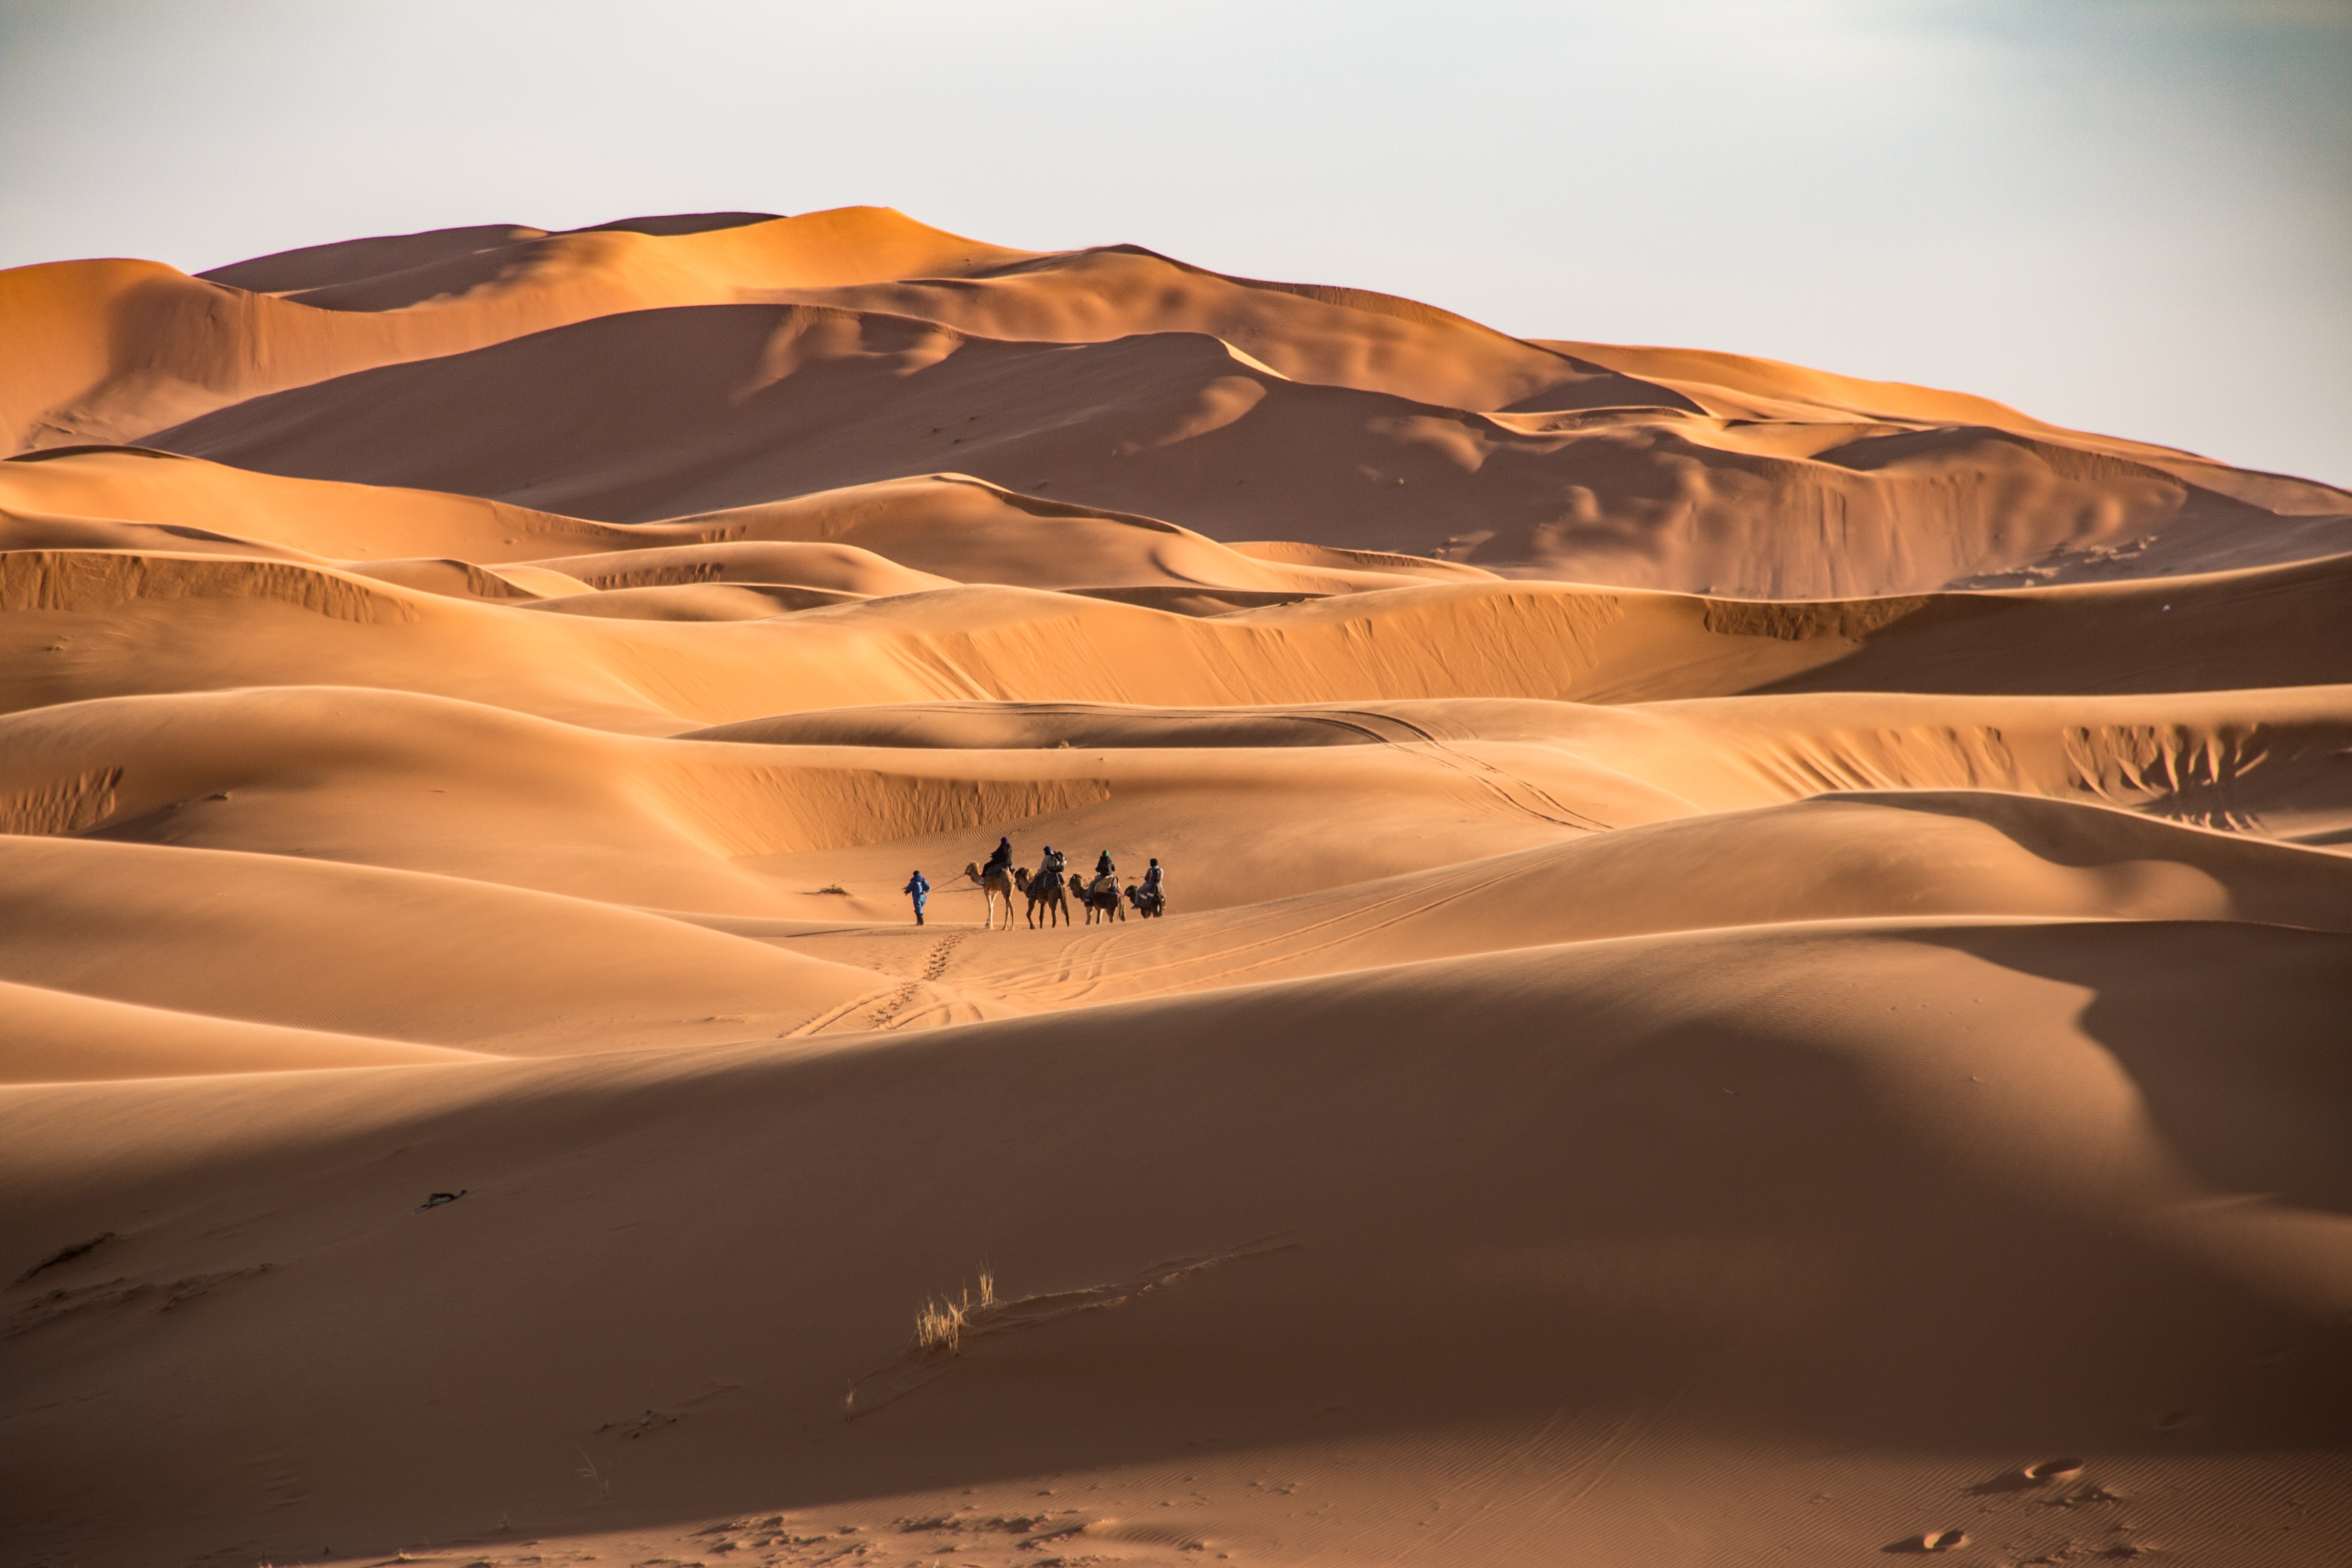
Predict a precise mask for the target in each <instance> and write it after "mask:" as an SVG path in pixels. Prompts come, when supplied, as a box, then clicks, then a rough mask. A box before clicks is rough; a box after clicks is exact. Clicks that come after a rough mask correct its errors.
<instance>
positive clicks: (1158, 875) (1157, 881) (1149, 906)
mask: <svg viewBox="0 0 2352 1568" xmlns="http://www.w3.org/2000/svg"><path fill="white" fill-rule="evenodd" d="M1135 907H1136V908H1137V909H1139V910H1146V911H1148V912H1156V911H1158V910H1163V909H1166V908H1167V907H1168V873H1167V872H1166V871H1165V870H1163V869H1162V868H1160V859H1159V857H1157V856H1154V857H1153V858H1152V861H1151V868H1150V870H1148V871H1146V872H1144V874H1143V885H1142V886H1141V887H1139V888H1138V889H1136V890H1135Z"/></svg>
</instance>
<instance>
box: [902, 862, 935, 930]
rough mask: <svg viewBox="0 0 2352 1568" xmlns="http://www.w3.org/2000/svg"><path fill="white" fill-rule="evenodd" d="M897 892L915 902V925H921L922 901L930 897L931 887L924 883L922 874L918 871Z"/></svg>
mask: <svg viewBox="0 0 2352 1568" xmlns="http://www.w3.org/2000/svg"><path fill="white" fill-rule="evenodd" d="M898 890H899V891H900V892H902V893H905V894H907V895H908V897H909V898H911V899H913V900H915V923H916V924H917V925H921V924H922V923H923V900H925V899H928V898H929V897H930V896H931V885H930V884H929V882H926V881H924V880H923V874H922V873H921V872H920V871H918V872H916V873H915V874H914V876H912V877H911V878H909V879H908V881H907V885H906V886H905V887H903V888H901V889H898Z"/></svg>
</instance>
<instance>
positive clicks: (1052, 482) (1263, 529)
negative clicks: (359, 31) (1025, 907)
mask: <svg viewBox="0 0 2352 1568" xmlns="http://www.w3.org/2000/svg"><path fill="white" fill-rule="evenodd" d="M614 363H627V364H629V365H631V366H633V367H635V368H634V369H633V371H632V373H631V374H628V375H627V376H626V377H625V381H624V383H623V384H622V385H621V386H620V387H618V388H616V387H614V386H613V385H611V384H607V383H604V382H600V381H598V380H597V379H596V378H595V376H594V374H593V368H592V367H593V366H597V365H609V364H614ZM616 393H617V395H616ZM509 432H511V436H509ZM145 439H147V440H148V441H150V442H151V443H152V444H154V445H157V446H160V447H165V448H168V449H171V450H174V451H184V452H187V453H191V454H194V455H196V456H200V457H205V458H215V459H216V460H219V461H223V462H227V463H232V464H236V465H238V466H242V467H247V468H257V469H261V470H264V471H267V472H273V473H280V474H288V475H293V476H298V477H303V478H310V479H341V480H352V481H360V482H364V483H369V484H375V485H404V486H416V487H421V488H426V489H444V490H458V491H464V492H467V493H469V494H476V495H482V496H490V497H496V498H499V499H501V500H508V501H510V502H514V503H517V504H525V505H530V506H533V507H541V508H545V509H548V510H557V511H565V512H574V513H579V514H582V515H585V516H589V517H596V518H605V519H611V520H614V521H653V520H656V519H657V518H660V517H662V516H665V515H667V514H669V513H671V512H673V511H674V510H676V509H677V506H678V504H679V502H680V501H681V500H683V501H685V502H686V503H688V504H689V505H690V506H692V507H693V508H695V509H697V510H707V509H719V508H732V507H743V506H751V505H756V504H758V503H761V502H764V501H768V500H775V499H778V498H782V497H788V496H794V495H802V494H806V493H808V492H811V491H814V490H824V489H837V488H840V487H843V486H847V485H856V484H863V483H869V482H872V481H875V480H878V479H887V478H889V477H892V476H894V475H898V474H904V473H907V472H908V471H910V470H913V471H920V470H921V469H923V468H944V467H953V468H958V469H961V470H963V471H967V472H970V473H972V474H975V475H978V476H980V477H982V478H983V479H990V480H992V481H993V482H995V483H998V484H1000V485H1003V486H1004V487H1006V488H1008V489H1018V490H1023V491H1027V492H1032V493H1040V494H1043V493H1048V492H1050V493H1051V494H1052V495H1053V496H1054V497H1055V499H1057V500H1060V499H1067V500H1076V501H1079V502H1082V503H1084V504H1086V505H1088V506H1094V507H1103V508H1110V509H1115V510H1124V511H1129V512H1140V513H1144V514H1148V515H1150V516H1153V517H1158V518H1164V519H1167V520H1169V521H1175V522H1179V523H1181V524H1183V525H1185V526H1187V527H1189V528H1192V529H1195V530H1197V531H1200V532H1202V533H1206V534H1208V535H1209V536H1210V537H1212V538H1221V539H1235V538H1256V537H1264V536H1266V535H1269V534H1274V535H1283V536H1289V537H1297V536H1302V535H1303V536H1304V537H1306V538H1307V539H1308V540H1310V541H1324V540H1328V542H1333V543H1342V544H1353V545H1367V544H1368V545H1371V546H1374V547H1377V548H1381V549H1385V550H1391V551H1402V552H1409V553H1415V554H1421V555H1432V554H1440V553H1445V554H1451V555H1454V556H1455V557H1457V558H1462V559H1470V560H1475V561H1476V562H1478V563H1482V564H1490V565H1496V566H1500V567H1505V568H1509V569H1513V570H1516V571H1518V572H1520V573H1522V574H1537V575H1545V576H1555V577H1568V578H1573V579H1575V580H1579V581H1584V582H1599V583H1614V584H1625V585H1628V586H1637V587H1657V588H1675V589H1685V590H1699V591H1706V592H1721V593H1725V594H1727V595H1733V596H1743V597H1792V598H1801V597H1828V596H1838V595H1883V594H1905V593H1917V592H1921V591H1925V590H1929V589H1934V588H1938V587H1942V586H1945V585H1947V584H1957V583H1960V582H1962V581H1976V580H1985V579H1993V578H2000V577H2010V578H2015V579H2017V580H2020V581H2025V580H2032V579H2033V578H2036V577H2039V578H2045V579H2055V578H2057V577H2058V576H2060V575H2062V574H2068V575H2091V576H2099V575H2145V574H2149V573H2152V572H2154V573H2176V572H2181V571H2194V570H2198V569H2200V568H2210V567H2212V566H2216V565H2231V566H2234V565H2249V564H2255V563H2273V562H2279V561H2287V560H2295V559H2302V558H2307V557H2309V556H2313V555H2318V554H2327V553H2337V552H2346V551H2347V550H2352V500H2347V498H2345V497H2343V496H2341V495H2340V494H2337V493H2336V492H2325V494H2326V495H2327V496H2329V497H2332V498H2333V500H2332V501H2331V503H2330V504H2332V506H2333V508H2334V510H2331V511H2328V512H2326V513H2322V514H2318V515H2308V514H2305V512H2303V511H2300V510H2298V511H2296V512H2293V513H2287V514H2281V513H2278V512H2273V511H2272V510H2267V509H2265V508H2263V507H2262V506H2258V505H2255V504H2252V503H2250V502H2247V501H2242V500H2236V499H2234V498H2232V497H2231V496H2229V495H2227V494H2224V493H2222V492H2221V491H2220V490H2216V489H2209V488H2206V487H2204V486H2201V485H2199V484H2195V483H2192V482H2185V481H2183V480H2182V479H2179V478H2177V477H2176V476H2175V475H2173V474H2171V473H2168V472H2166V471H2164V470H2163V469H2160V468H2155V467H2152V466H2149V465H2148V464H2146V463H2143V462H2137V461H2134V460H2132V459H2129V458H2121V457H2115V456H2109V455H2105V454H2101V453H2095V452H2093V453H2086V452H2083V451H2080V450H2077V449H2076V448H2074V447H2069V446H2065V445H2063V444H2061V443H2057V442H2053V441H2052V440H2049V439H2044V438H2041V437H2035V436H2029V435H2021V434H2017V433H2014V432H2011V431H2006V430H2001V429H1998V428H1994V427H1990V426H1948V427H1943V428H1929V429H1920V428H1916V427H1910V426H1902V425H1895V424H1888V423H1879V422H1872V423H1860V422H1853V421H1849V422H1846V423H1843V424H1841V423H1831V422H1825V421H1818V420H1803V421H1797V422H1793V423H1791V422H1780V423H1778V424H1775V423H1773V422H1759V421H1754V420H1742V419H1725V418H1710V417H1706V416H1700V415H1696V414H1689V413H1683V412H1678V411H1675V410H1671V409H1668V410H1660V409H1640V410H1625V409H1617V408H1601V409H1593V410H1573V409H1571V410H1570V411H1567V412H1539V413H1526V414H1510V413H1480V412H1475V411H1469V410H1464V409H1459V408H1454V407H1450V406H1446V405H1436V404H1430V403H1424V402H1418V401H1413V400H1409V399H1405V398H1402V397H1398V396H1396V395H1392V394H1389V393H1385V392H1370V391H1362V390H1358V389H1355V388H1350V387H1343V386H1334V385H1328V384H1314V383H1307V382H1298V381H1293V380H1291V379H1289V378H1287V377H1286V376H1283V375H1281V374H1277V373H1276V372H1275V371H1273V370H1272V369H1271V368H1270V367H1268V366H1266V365H1265V364H1264V363H1260V362H1258V361H1256V360H1255V358H1254V357H1253V356H1251V355H1250V354H1249V353H1246V352H1244V350H1242V349H1239V348H1237V347H1235V346H1234V345H1232V344H1230V343H1227V342H1223V340H1221V339H1218V338H1215V337H1213V336H1209V335H1205V334H1200V333H1191V332H1155V333H1149V334H1138V335H1132V336H1128V337H1122V338H1118V339H1116V340H1113V341H1109V342H1090V343H1077V344H1064V343H1052V342H1008V341H1004V340H999V339H992V338H983V337H978V336H973V335H971V334H968V333H964V332H961V331H953V330H950V329H949V328H946V327H943V326H940V325H939V324H936V323H933V322H929V321H924V320H921V319H919V318H915V317H907V316H893V315H882V314H877V313H871V312H852V311H846V310H837V309H820V308H813V307H806V306H779V307H763V306H750V305H737V306H711V307H702V308H693V309H681V310H650V311H641V312H637V313H635V314H629V315H622V316H610V317H605V318H602V319H599V320H596V321H585V322H582V323H579V324H577V325H574V326H571V327H567V328H563V329H561V330H558V331H550V332H546V333H542V334H539V335H536V336H533V337H530V338H524V339H520V340H517V341H514V342H506V343H501V344H499V345H498V346H496V347H493V348H488V349H484V350H480V351H478V352H476V353H470V354H455V355H450V356H447V357H445V358H442V359H437V360H431V361H425V362H421V363H412V364H404V365H396V366H388V367H386V368H383V369H381V370H376V371H371V372H366V373H363V374H358V375H354V376H350V377H345V378H342V379H340V380H337V381H333V382H329V383H324V384H318V385H315V386H309V387H304V388H301V389H298V390H295V391H289V392H286V393H282V394H279V395H276V396H273V397H266V398H258V399H256V400H254V401H252V402H250V403H248V404H245V405H239V406H237V407H235V408H231V409H225V410H223V411H222V412H220V413H218V414H215V415H211V416H206V417H204V418H201V419H197V420H194V421H192V422H191V423H189V424H186V425H184V426H177V427H175V428H173V429H169V430H163V431H160V432H158V433H156V434H154V435H152V436H150V437H145Z"/></svg>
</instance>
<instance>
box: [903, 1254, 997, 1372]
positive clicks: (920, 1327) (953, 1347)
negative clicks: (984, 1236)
mask: <svg viewBox="0 0 2352 1568" xmlns="http://www.w3.org/2000/svg"><path fill="white" fill-rule="evenodd" d="M995 1305H996V1276H995V1274H994V1273H992V1271H990V1270H989V1269H988V1268H982V1269H981V1271H980V1299H979V1300H972V1294H971V1290H970V1289H966V1290H965V1291H964V1292H963V1293H962V1294H961V1296H959V1297H957V1298H956V1299H955V1300H946V1299H945V1298H940V1299H936V1300H929V1301H926V1302H924V1303H923V1304H922V1306H921V1307H920V1308H919V1309H917V1310H916V1312H915V1351H916V1353H917V1354H919V1355H925V1356H948V1355H954V1354H955V1353H956V1352H958V1351H961V1349H962V1348H963V1334H964V1331H965V1330H966V1329H968V1328H970V1327H971V1326H972V1319H973V1317H974V1316H975V1315H976V1314H978V1313H981V1312H983V1311H986V1310H989V1309H991V1308H992V1307H994V1306H995Z"/></svg>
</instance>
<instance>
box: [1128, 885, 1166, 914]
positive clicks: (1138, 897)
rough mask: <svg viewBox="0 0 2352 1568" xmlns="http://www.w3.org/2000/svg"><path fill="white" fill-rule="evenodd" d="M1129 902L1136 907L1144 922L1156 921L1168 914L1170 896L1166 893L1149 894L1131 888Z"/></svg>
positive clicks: (1139, 889)
mask: <svg viewBox="0 0 2352 1568" xmlns="http://www.w3.org/2000/svg"><path fill="white" fill-rule="evenodd" d="M1127 901H1128V902H1129V903H1130V904H1133V905H1134V906H1135V912H1136V914H1137V916H1138V917H1139V918H1140V919H1143V920H1147V921H1156V920H1158V919H1160V917H1161V916H1163V915H1165V914H1166V913H1167V912H1168V895H1167V894H1165V893H1147V892H1145V891H1144V890H1143V889H1141V888H1129V889H1128V890H1127Z"/></svg>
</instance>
